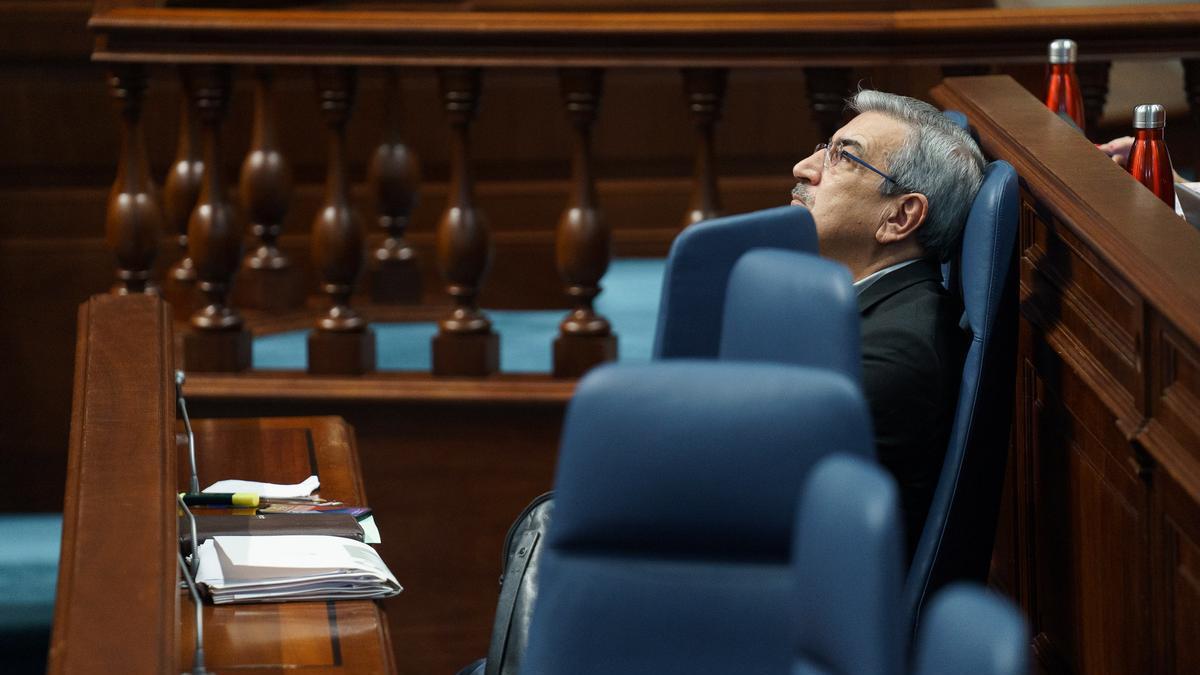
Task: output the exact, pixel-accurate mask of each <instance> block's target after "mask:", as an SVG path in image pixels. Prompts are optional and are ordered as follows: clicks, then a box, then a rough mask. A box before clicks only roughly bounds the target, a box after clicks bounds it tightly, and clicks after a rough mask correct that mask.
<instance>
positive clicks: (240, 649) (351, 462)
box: [178, 417, 403, 673]
mask: <svg viewBox="0 0 1200 675" xmlns="http://www.w3.org/2000/svg"><path fill="white" fill-rule="evenodd" d="M192 427H193V430H194V432H195V434H196V466H197V473H199V475H200V485H201V486H203V485H210V484H212V483H213V482H215V481H217V480H221V479H223V478H240V479H243V480H256V481H268V482H275V483H299V482H300V481H302V480H304V479H305V478H308V477H309V476H311V475H316V476H318V477H320V479H321V489H320V494H321V496H322V497H325V498H327V499H336V500H338V501H342V502H345V503H347V504H355V505H364V506H365V505H367V499H366V493H365V492H364V491H363V484H362V472H361V471H360V470H359V465H358V454H357V453H356V452H355V449H354V432H353V430H352V429H351V428H350V426H349V425H348V424H346V422H345V421H343V420H342V419H341V418H339V417H274V418H265V419H263V418H259V419H240V420H225V419H206V420H193V421H192ZM180 428H182V426H181V427H180ZM178 473H179V486H180V489H186V486H187V484H188V473H189V469H188V463H187V461H186V460H184V461H181V462H180V463H179V472H178ZM401 583H403V582H401ZM180 603H181V604H180V609H181V611H180V619H181V625H180V631H179V637H180V639H179V665H180V668H181V669H184V670H186V667H189V666H190V664H191V662H192V650H193V648H194V643H195V641H194V636H195V631H194V629H193V623H194V612H193V611H192V606H191V599H190V597H189V595H188V594H187V593H182V594H181V595H180ZM204 642H205V645H204V647H205V652H206V664H207V666H208V668H209V670H213V671H215V672H223V671H225V670H226V669H229V670H235V669H244V668H253V669H254V672H256V673H271V672H281V673H282V672H284V671H290V670H291V669H295V668H304V669H305V672H314V673H325V672H329V673H334V672H341V673H380V672H394V671H395V667H394V664H393V663H392V650H391V641H390V639H389V637H388V628H387V619H386V618H385V617H384V612H383V609H382V607H381V606H380V604H379V603H375V602H371V601H361V600H360V601H352V602H345V601H343V602H297V603H284V604H263V605H222V606H220V607H215V606H212V605H206V606H205V607H204Z"/></svg>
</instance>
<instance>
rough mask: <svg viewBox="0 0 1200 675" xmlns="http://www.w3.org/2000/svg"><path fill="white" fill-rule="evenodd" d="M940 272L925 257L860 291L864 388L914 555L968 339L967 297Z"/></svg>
mask: <svg viewBox="0 0 1200 675" xmlns="http://www.w3.org/2000/svg"><path fill="white" fill-rule="evenodd" d="M941 279H942V276H941V269H940V268H939V266H938V265H937V263H936V262H933V261H932V260H920V261H918V262H915V263H912V264H911V265H908V266H906V267H903V268H901V269H898V270H895V271H893V272H889V273H888V274H885V275H884V276H882V277H880V278H879V279H877V280H876V281H875V283H873V284H871V285H870V286H868V287H867V288H866V289H865V290H864V291H863V292H862V294H861V295H859V296H858V309H859V312H860V313H861V315H862V353H863V392H864V393H865V394H866V397H867V402H868V403H869V404H870V407H871V417H872V418H873V420H874V424H875V449H876V452H877V453H878V456H879V461H880V462H882V463H883V465H884V466H886V467H887V468H888V469H889V470H890V471H891V472H892V474H893V475H894V476H895V478H896V481H897V482H898V483H899V484H900V499H901V502H902V506H903V508H904V521H905V527H906V529H907V540H908V549H909V554H910V556H911V554H912V552H913V551H914V550H915V549H916V543H917V541H918V540H919V539H920V537H921V530H922V528H923V527H924V525H925V517H926V515H927V514H928V512H929V504H930V502H931V501H932V499H933V491H934V488H936V487H937V480H938V474H939V473H940V472H941V468H942V459H943V457H944V456H945V454H946V445H947V443H948V442H949V438H950V427H951V425H952V424H953V423H954V409H955V405H956V404H957V401H958V384H959V379H960V378H961V376H962V364H963V356H964V354H965V353H966V351H965V350H966V345H967V335H966V333H965V332H964V331H963V330H962V329H960V328H959V326H958V322H959V319H960V317H961V316H962V303H961V302H959V300H958V299H957V298H956V297H954V296H953V295H952V294H951V293H950V292H948V291H947V290H946V289H945V288H943V287H942V283H941Z"/></svg>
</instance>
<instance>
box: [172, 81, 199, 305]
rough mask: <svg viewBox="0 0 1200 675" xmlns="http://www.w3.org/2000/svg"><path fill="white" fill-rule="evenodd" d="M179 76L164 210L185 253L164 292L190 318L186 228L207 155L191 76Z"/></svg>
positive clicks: (192, 288)
mask: <svg viewBox="0 0 1200 675" xmlns="http://www.w3.org/2000/svg"><path fill="white" fill-rule="evenodd" d="M179 79H180V82H181V83H182V85H183V88H182V91H181V93H180V97H179V140H178V142H177V144H176V146H175V159H174V160H172V162H171V168H170V169H169V170H168V171H167V179H166V181H164V184H163V212H164V216H165V217H166V225H167V231H168V233H171V234H174V235H175V241H176V242H177V243H178V245H179V248H180V250H181V251H182V253H183V255H182V256H181V257H180V258H179V260H178V261H176V262H175V264H174V265H172V266H171V269H169V270H167V274H166V281H165V283H164V284H163V291H164V294H165V296H166V298H167V299H168V300H170V302H171V307H172V308H174V311H175V316H176V317H179V318H187V317H188V316H191V314H192V312H194V311H195V310H196V306H195V305H196V302H195V296H196V264H195V263H194V262H193V261H192V257H191V255H189V254H188V238H187V229H188V221H189V220H191V217H192V209H194V208H195V207H196V200H197V199H198V198H199V197H200V184H201V182H202V181H203V180H204V158H203V155H202V154H201V149H200V121H199V119H197V117H196V115H195V114H194V113H193V112H192V90H191V78H189V77H188V76H187V73H186V70H183V71H181V72H180V78H179Z"/></svg>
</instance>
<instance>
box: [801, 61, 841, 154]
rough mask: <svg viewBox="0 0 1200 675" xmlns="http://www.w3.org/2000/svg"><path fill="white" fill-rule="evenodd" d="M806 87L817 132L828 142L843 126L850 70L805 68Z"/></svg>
mask: <svg viewBox="0 0 1200 675" xmlns="http://www.w3.org/2000/svg"><path fill="white" fill-rule="evenodd" d="M804 86H805V90H806V91H807V92H808V104H809V106H810V107H811V108H812V116H813V121H814V122H816V123H817V131H818V132H820V134H821V140H822V141H827V140H829V139H830V138H832V137H833V134H834V133H836V132H837V130H838V129H840V128H841V126H842V119H843V117H844V116H845V112H846V95H847V94H848V93H849V91H850V69H849V68H805V69H804Z"/></svg>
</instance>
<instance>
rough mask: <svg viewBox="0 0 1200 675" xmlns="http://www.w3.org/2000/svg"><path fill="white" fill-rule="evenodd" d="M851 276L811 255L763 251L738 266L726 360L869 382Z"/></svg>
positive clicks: (725, 330)
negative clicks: (808, 368) (804, 369)
mask: <svg viewBox="0 0 1200 675" xmlns="http://www.w3.org/2000/svg"><path fill="white" fill-rule="evenodd" d="M852 281H853V280H852V279H851V278H850V272H849V271H848V270H847V269H846V268H845V267H844V266H842V265H840V264H838V263H835V262H833V261H830V260H826V259H824V258H821V257H819V256H816V255H813V254H811V253H797V252H795V251H781V250H778V249H757V250H753V251H749V252H748V253H746V254H745V255H743V256H742V257H741V259H739V260H738V261H737V263H736V264H734V266H733V272H732V273H731V274H730V275H729V285H728V288H727V289H726V291H725V312H724V318H723V325H722V328H721V344H720V350H719V355H718V356H719V358H720V359H721V360H723V361H772V362H775V363H790V364H793V365H798V366H812V367H815V368H830V369H832V370H835V371H837V372H839V373H844V374H845V375H847V376H848V377H850V378H851V379H853V380H854V381H855V382H861V380H862V352H861V348H860V347H859V323H860V320H859V314H858V302H857V299H856V296H855V294H854V285H853V283H852Z"/></svg>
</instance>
